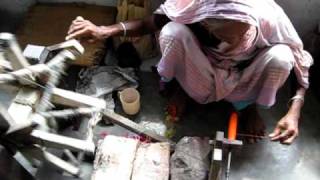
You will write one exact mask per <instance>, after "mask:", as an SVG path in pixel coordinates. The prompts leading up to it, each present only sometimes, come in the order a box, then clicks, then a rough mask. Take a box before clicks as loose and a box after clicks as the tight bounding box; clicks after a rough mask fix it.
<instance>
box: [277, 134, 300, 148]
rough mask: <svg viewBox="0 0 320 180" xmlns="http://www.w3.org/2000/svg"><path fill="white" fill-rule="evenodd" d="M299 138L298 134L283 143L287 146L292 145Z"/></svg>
mask: <svg viewBox="0 0 320 180" xmlns="http://www.w3.org/2000/svg"><path fill="white" fill-rule="evenodd" d="M297 136H298V133H294V134H293V135H292V136H291V137H288V138H287V139H285V140H283V141H282V142H281V143H282V144H286V145H290V144H292V143H293V141H294V140H295V139H296V138H297Z"/></svg>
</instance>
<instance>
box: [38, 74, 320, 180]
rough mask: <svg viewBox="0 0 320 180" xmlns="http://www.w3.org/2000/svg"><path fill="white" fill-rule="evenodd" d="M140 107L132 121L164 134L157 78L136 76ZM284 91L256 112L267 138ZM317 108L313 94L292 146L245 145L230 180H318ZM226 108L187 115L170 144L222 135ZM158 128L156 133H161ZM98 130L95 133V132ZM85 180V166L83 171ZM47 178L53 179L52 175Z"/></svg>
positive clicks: (45, 173)
mask: <svg viewBox="0 0 320 180" xmlns="http://www.w3.org/2000/svg"><path fill="white" fill-rule="evenodd" d="M141 79H142V81H141V89H140V92H141V95H142V100H141V101H142V107H141V112H140V114H139V115H138V116H136V117H134V118H133V119H134V121H136V122H140V123H143V124H145V125H146V124H147V125H151V126H153V127H161V128H163V126H161V125H162V122H163V120H164V107H165V104H166V100H165V99H164V98H163V97H161V96H160V95H159V94H158V86H157V85H158V84H157V81H156V76H155V75H154V74H152V73H150V72H144V73H142V74H141ZM286 92H288V88H283V89H282V90H281V91H280V93H279V97H278V99H279V100H278V103H277V104H276V105H275V106H274V107H273V108H272V109H270V110H263V109H261V110H260V111H259V112H260V114H261V116H262V117H263V119H264V121H265V122H266V125H267V132H271V131H272V130H273V128H274V126H275V124H276V122H277V120H279V119H280V118H281V116H283V115H284V113H285V112H286V108H287V107H286V102H287V99H288V95H287V94H288V93H286ZM318 107H319V102H318V101H317V100H316V99H315V97H314V96H313V95H312V94H310V93H309V94H308V96H307V98H306V104H305V107H304V109H303V115H302V117H303V120H302V121H301V126H300V127H301V128H300V136H299V138H298V139H297V140H296V141H295V143H294V144H293V145H291V146H285V145H281V144H279V143H275V142H270V141H269V140H262V141H260V142H258V143H256V144H245V145H244V147H243V148H242V149H240V150H237V151H235V152H234V153H233V159H232V166H231V177H230V179H231V180H270V179H273V180H287V179H290V180H304V179H308V180H317V179H320V171H319V169H320V151H319V149H320V131H319V129H320V122H319V121H317V119H320V111H319V110H318V109H317V108H318ZM230 110H231V107H230V105H229V104H228V103H223V102H222V103H213V104H209V105H199V106H196V107H192V109H191V108H189V109H188V111H187V113H186V114H185V116H184V117H183V118H182V121H181V122H180V123H179V124H178V125H177V132H176V135H175V137H174V139H175V140H178V139H180V138H181V137H183V136H210V137H213V135H214V133H215V131H216V130H225V129H226V126H227V120H228V117H229V112H230ZM161 128H160V129H161ZM98 129H99V128H98ZM101 132H104V133H108V134H118V135H121V134H122V135H124V134H127V131H126V130H123V129H122V128H119V127H116V126H114V127H100V129H99V133H101ZM84 168H85V169H84V172H86V174H87V176H85V177H84V178H83V179H89V174H90V171H91V169H90V164H86V165H85V166H84ZM51 174H52V175H51ZM38 175H39V176H38V178H39V179H40V180H41V179H46V180H51V179H52V180H56V179H68V180H69V179H75V178H72V177H66V176H64V177H61V176H60V175H58V174H57V173H56V172H54V171H50V169H48V167H46V168H45V169H43V170H41V171H40V173H39V174H38Z"/></svg>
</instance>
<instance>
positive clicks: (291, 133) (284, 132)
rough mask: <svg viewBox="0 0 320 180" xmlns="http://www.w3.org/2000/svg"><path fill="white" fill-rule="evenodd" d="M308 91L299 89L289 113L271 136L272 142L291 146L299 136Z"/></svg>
mask: <svg viewBox="0 0 320 180" xmlns="http://www.w3.org/2000/svg"><path fill="white" fill-rule="evenodd" d="M305 94H306V89H305V88H303V87H301V86H300V87H299V88H298V89H297V91H296V95H295V96H294V97H295V98H293V99H292V102H291V105H290V108H289V111H288V113H287V114H286V115H285V116H284V117H283V118H282V119H281V120H280V121H279V122H278V124H277V126H276V128H275V129H274V131H273V133H272V134H270V138H271V140H272V141H280V142H281V143H283V144H291V143H292V142H293V141H294V140H295V139H296V138H297V137H298V134H299V120H300V114H301V109H302V107H303V103H304V96H305Z"/></svg>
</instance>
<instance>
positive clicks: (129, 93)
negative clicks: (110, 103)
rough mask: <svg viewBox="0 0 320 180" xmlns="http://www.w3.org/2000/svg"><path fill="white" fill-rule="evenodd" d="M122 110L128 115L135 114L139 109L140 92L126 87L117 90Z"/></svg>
mask: <svg viewBox="0 0 320 180" xmlns="http://www.w3.org/2000/svg"><path fill="white" fill-rule="evenodd" d="M119 98H120V101H121V105H122V109H123V111H124V112H125V113H126V114H128V115H135V114H137V113H138V112H139V110H140V94H139V92H138V91H137V90H136V89H134V88H127V89H124V90H123V91H121V92H119Z"/></svg>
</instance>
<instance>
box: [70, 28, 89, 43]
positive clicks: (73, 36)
mask: <svg viewBox="0 0 320 180" xmlns="http://www.w3.org/2000/svg"><path fill="white" fill-rule="evenodd" d="M87 32H88V29H87V28H84V29H81V30H79V31H76V32H74V33H72V34H69V35H68V36H67V37H66V40H70V39H76V38H79V37H82V36H84V34H86V33H87Z"/></svg>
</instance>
